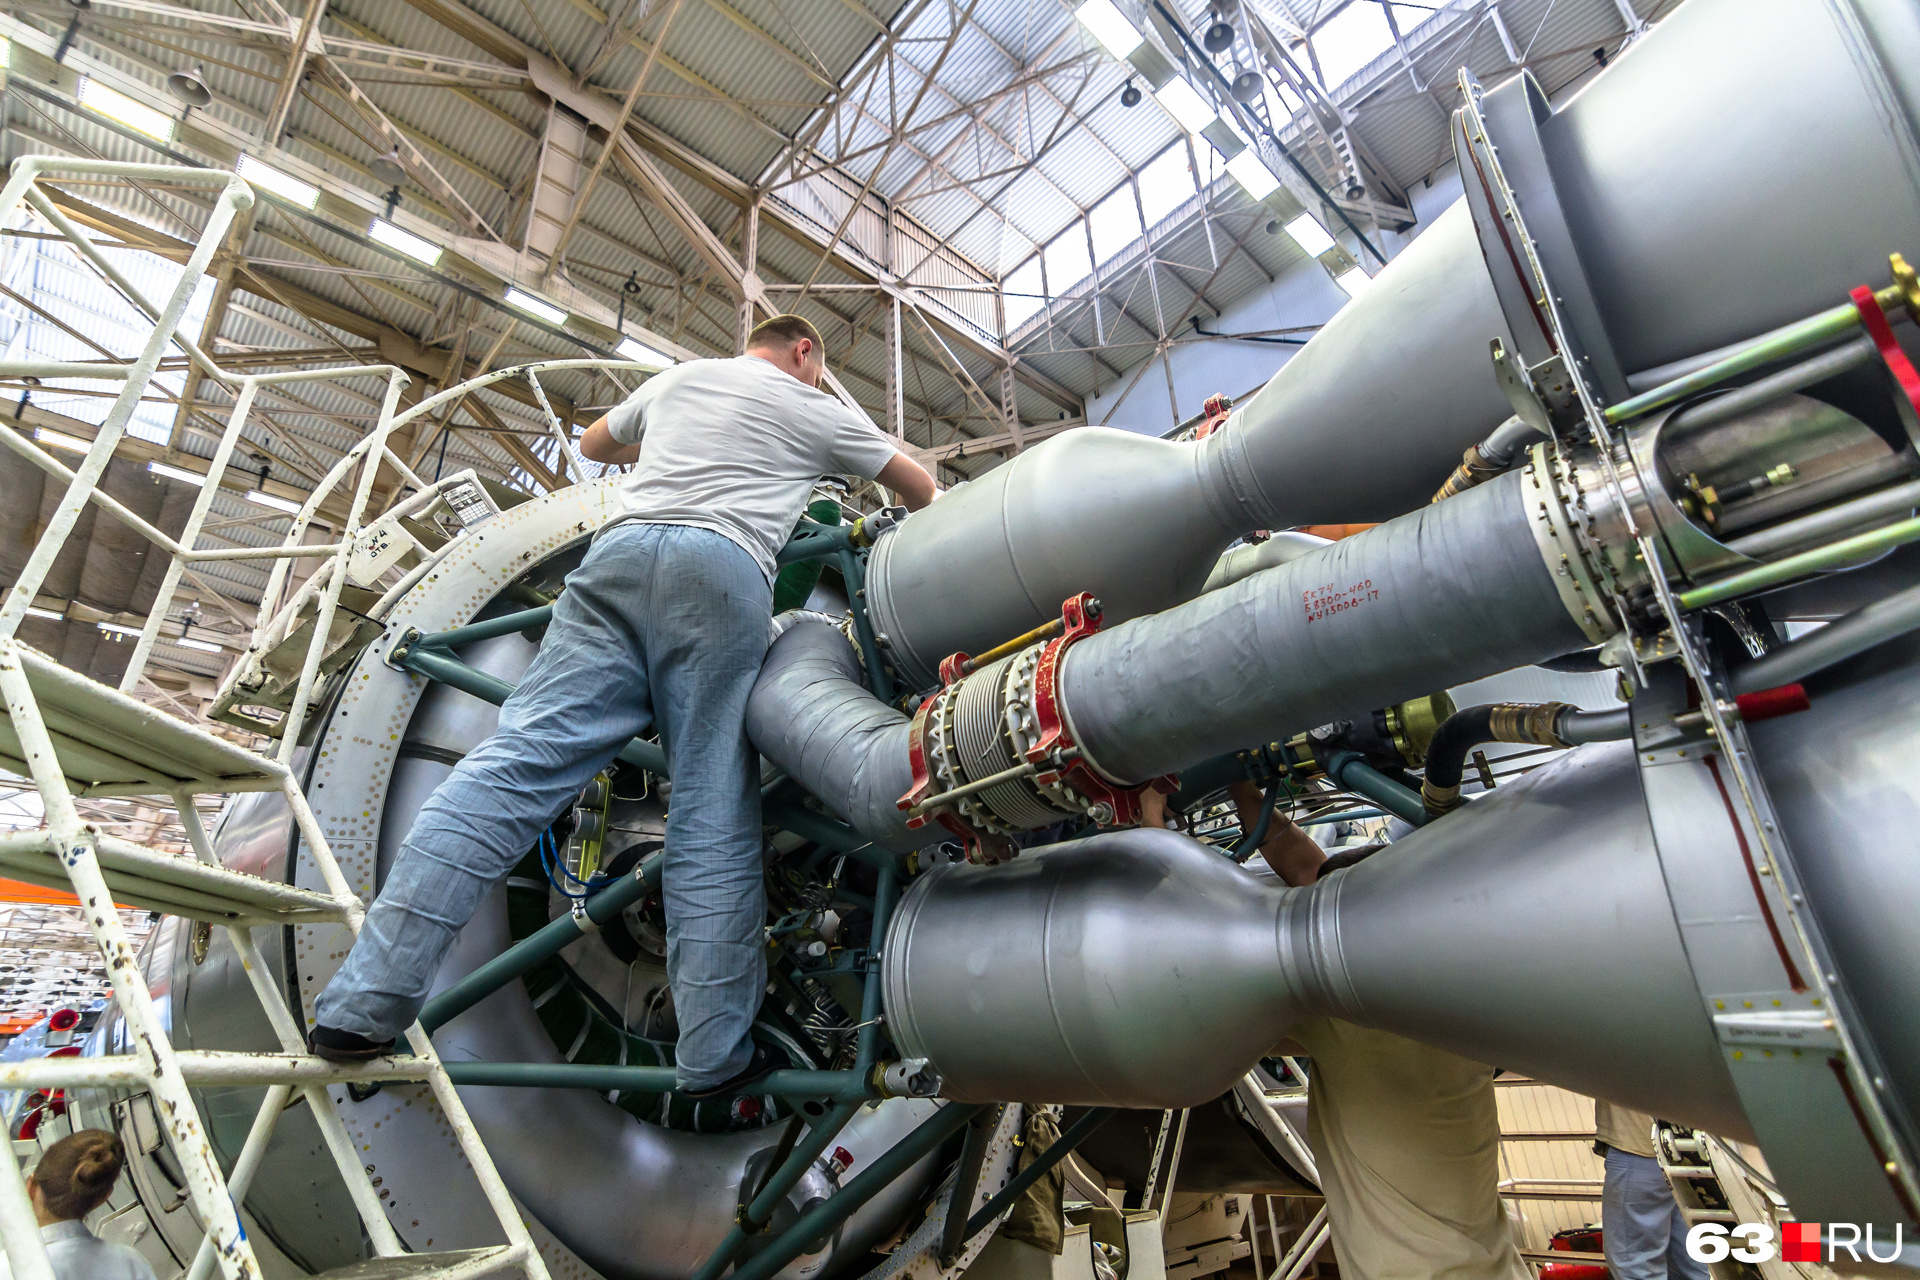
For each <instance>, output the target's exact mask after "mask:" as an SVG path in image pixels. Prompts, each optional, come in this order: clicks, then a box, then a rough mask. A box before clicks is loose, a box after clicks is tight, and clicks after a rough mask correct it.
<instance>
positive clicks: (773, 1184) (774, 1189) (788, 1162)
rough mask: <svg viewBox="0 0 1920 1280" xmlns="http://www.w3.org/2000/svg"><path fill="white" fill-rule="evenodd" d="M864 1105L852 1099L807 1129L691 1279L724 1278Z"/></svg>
mask: <svg viewBox="0 0 1920 1280" xmlns="http://www.w3.org/2000/svg"><path fill="white" fill-rule="evenodd" d="M861 1106H862V1102H861V1101H859V1100H853V1099H849V1100H847V1101H845V1102H842V1103H841V1104H840V1105H839V1106H837V1107H835V1108H834V1109H833V1110H832V1111H831V1112H829V1113H828V1114H826V1115H825V1116H823V1117H821V1118H820V1119H818V1120H816V1121H814V1122H813V1124H812V1125H810V1126H809V1127H808V1129H807V1136H806V1137H805V1138H803V1139H801V1140H800V1142H799V1144H798V1145H796V1146H795V1147H794V1149H793V1150H792V1151H791V1152H789V1153H788V1154H787V1158H786V1159H785V1160H783V1161H782V1162H781V1164H780V1167H779V1168H777V1169H775V1170H774V1171H773V1172H772V1174H770V1175H769V1176H768V1178H767V1181H766V1183H765V1184H764V1185H763V1186H762V1187H761V1188H760V1190H759V1191H758V1192H757V1193H756V1194H755V1195H754V1197H753V1199H752V1200H751V1201H749V1202H748V1204H747V1207H746V1208H745V1209H743V1210H741V1212H740V1217H739V1220H738V1221H736V1222H735V1223H734V1224H733V1226H732V1227H731V1228H730V1229H729V1230H728V1231H727V1234H726V1238H725V1239H723V1240H721V1241H720V1243H719V1245H718V1246H716V1247H715V1249H714V1251H713V1252H712V1253H711V1254H709V1255H708V1256H707V1260H706V1261H705V1262H703V1263H701V1264H700V1269H699V1270H698V1271H695V1272H694V1273H693V1276H692V1278H691V1280H719V1277H720V1275H721V1274H722V1273H723V1272H725V1271H726V1269H727V1267H728V1266H729V1265H731V1264H732V1262H733V1260H734V1258H736V1257H738V1256H739V1253H740V1250H741V1247H742V1246H744V1245H745V1244H746V1243H747V1237H748V1236H749V1235H757V1234H758V1233H759V1232H761V1231H762V1230H764V1229H765V1228H766V1225H767V1222H768V1220H770V1219H771V1218H772V1217H773V1211H774V1209H775V1208H776V1207H777V1206H778V1205H779V1203H780V1202H781V1201H782V1200H783V1199H785V1198H786V1195H787V1192H789V1191H791V1190H793V1184H794V1183H796V1182H798V1181H799V1180H800V1177H801V1175H802V1174H804V1173H806V1171H807V1170H808V1169H810V1168H812V1167H813V1162H814V1161H815V1160H818V1159H819V1158H820V1153H821V1152H823V1151H825V1150H826V1149H827V1144H828V1143H829V1142H832V1141H833V1140H834V1139H835V1138H837V1137H838V1136H840V1131H841V1130H842V1129H844V1128H845V1127H846V1125H847V1121H849V1120H851V1119H853V1117H854V1114H855V1113H856V1112H857V1111H859V1110H860V1107H861Z"/></svg>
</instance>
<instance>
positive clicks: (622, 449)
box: [580, 417, 640, 464]
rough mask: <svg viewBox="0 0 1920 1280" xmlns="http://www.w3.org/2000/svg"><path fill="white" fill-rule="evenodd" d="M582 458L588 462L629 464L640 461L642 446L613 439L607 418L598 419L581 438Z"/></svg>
mask: <svg viewBox="0 0 1920 1280" xmlns="http://www.w3.org/2000/svg"><path fill="white" fill-rule="evenodd" d="M580 456H581V457H583V458H585V459H586V460H587V461H588V462H612V463H621V464H624V463H628V462H638V461H639V460H640V446H639V445H637V444H621V443H620V442H619V441H618V440H615V439H614V438H613V432H612V431H611V430H610V429H609V428H608V427H607V420H606V418H605V417H601V418H598V419H596V420H595V421H594V424H593V425H592V426H590V427H588V428H587V429H586V431H585V432H584V433H582V434H581V436H580Z"/></svg>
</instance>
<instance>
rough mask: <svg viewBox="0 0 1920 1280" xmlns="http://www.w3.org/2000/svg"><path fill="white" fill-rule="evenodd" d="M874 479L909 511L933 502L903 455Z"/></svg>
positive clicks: (921, 474) (919, 472)
mask: <svg viewBox="0 0 1920 1280" xmlns="http://www.w3.org/2000/svg"><path fill="white" fill-rule="evenodd" d="M596 425H597V424H596ZM588 456H589V457H591V456H592V455H591V454H589V455H588ZM874 479H875V480H876V481H877V482H879V483H880V484H882V485H885V486H886V487H887V488H889V489H891V490H893V491H894V492H895V493H897V494H899V495H900V501H901V502H903V503H904V504H906V508H907V510H909V511H918V510H919V509H920V508H922V507H924V506H926V505H927V504H928V503H929V502H932V501H933V487H934V486H933V477H932V476H930V475H928V474H927V469H926V468H925V467H923V466H921V465H920V464H919V463H917V462H915V461H914V460H913V459H912V458H909V457H908V456H907V455H906V454H904V453H896V454H894V455H893V461H891V462H889V463H888V464H887V465H886V466H884V467H882V468H881V469H880V474H879V475H877V476H875V477H874Z"/></svg>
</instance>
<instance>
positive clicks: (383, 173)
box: [367, 143, 407, 187]
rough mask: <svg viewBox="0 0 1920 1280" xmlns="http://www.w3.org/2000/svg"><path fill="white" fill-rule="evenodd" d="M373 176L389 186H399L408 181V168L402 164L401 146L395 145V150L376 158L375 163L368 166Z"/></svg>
mask: <svg viewBox="0 0 1920 1280" xmlns="http://www.w3.org/2000/svg"><path fill="white" fill-rule="evenodd" d="M367 168H368V169H370V170H372V171H373V176H374V177H375V178H377V179H379V180H380V181H381V182H384V183H386V184H387V185H389V186H395V187H397V186H399V185H400V184H401V183H403V182H405V181H406V180H407V167H406V166H405V165H403V164H401V163H400V144H399V143H395V144H394V147H393V150H391V151H389V152H387V154H385V155H383V156H375V157H374V158H373V163H372V164H370V165H368V166H367Z"/></svg>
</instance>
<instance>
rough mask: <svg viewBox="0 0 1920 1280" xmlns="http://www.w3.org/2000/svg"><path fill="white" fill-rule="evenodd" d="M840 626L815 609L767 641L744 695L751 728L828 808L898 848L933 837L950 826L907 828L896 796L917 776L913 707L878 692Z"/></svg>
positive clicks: (764, 748) (764, 751) (757, 741)
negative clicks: (899, 707)
mask: <svg viewBox="0 0 1920 1280" xmlns="http://www.w3.org/2000/svg"><path fill="white" fill-rule="evenodd" d="M862 674H863V673H862V672H861V669H860V659H859V657H858V655H857V654H855V652H854V648H853V645H852V644H850V643H848V641H847V638H846V637H845V636H843V635H841V634H840V631H839V628H837V627H834V626H832V625H830V624H828V623H826V622H822V621H818V620H816V619H815V618H805V619H802V620H801V621H798V622H794V623H792V624H791V625H789V626H787V627H786V629H785V630H784V631H783V632H782V634H781V635H780V637H779V638H778V639H776V640H775V641H774V642H773V646H772V648H770V649H768V650H767V660H766V663H765V664H764V665H763V666H762V667H761V668H760V679H759V681H758V682H757V683H755V685H754V686H753V693H752V695H751V696H750V697H749V698H748V699H747V737H748V738H749V739H750V740H751V741H752V743H753V745H754V746H755V747H756V748H757V749H758V750H759V752H760V754H761V755H763V756H765V757H766V758H767V759H769V760H771V761H773V762H774V763H775V764H777V765H779V766H780V768H781V769H783V770H785V771H786V772H787V774H788V775H789V776H790V777H792V778H793V779H794V781H796V782H798V783H799V784H800V785H801V786H803V787H805V788H806V789H807V790H808V791H809V792H811V793H812V794H813V795H815V796H818V797H819V798H820V801H821V803H823V804H824V805H826V807H827V811H828V812H829V813H831V814H833V816H834V817H836V818H839V819H840V820H841V821H843V822H847V823H850V824H851V825H852V826H853V827H854V829H855V830H857V831H859V832H860V833H861V834H862V835H865V836H866V837H867V838H868V839H870V840H873V841H874V842H875V843H877V844H880V845H883V846H884V847H886V848H888V849H891V850H893V851H894V852H895V853H906V852H909V851H911V850H914V849H921V848H925V847H926V846H928V845H932V844H937V843H939V842H940V841H941V840H944V839H946V838H947V833H946V829H945V828H944V827H942V826H940V825H939V824H938V823H933V822H929V823H928V824H927V825H926V826H924V827H921V828H920V829H919V830H917V831H910V830H908V829H907V820H906V815H905V814H903V813H901V812H900V811H899V810H898V809H896V808H895V807H894V802H895V801H897V800H898V799H899V798H900V797H901V796H903V795H905V794H906V793H907V791H908V789H909V788H911V787H912V786H913V770H912V767H911V765H910V764H909V762H908V759H907V717H906V716H904V715H902V714H901V713H900V712H898V711H896V710H894V709H893V708H892V707H889V706H888V705H887V704H886V703H884V702H882V701H880V700H879V699H878V698H876V697H874V696H873V693H872V691H871V690H869V689H868V688H867V686H866V684H865V683H864V681H863V679H862Z"/></svg>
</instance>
